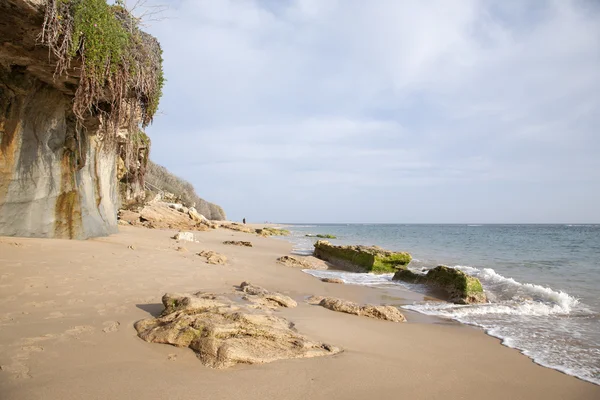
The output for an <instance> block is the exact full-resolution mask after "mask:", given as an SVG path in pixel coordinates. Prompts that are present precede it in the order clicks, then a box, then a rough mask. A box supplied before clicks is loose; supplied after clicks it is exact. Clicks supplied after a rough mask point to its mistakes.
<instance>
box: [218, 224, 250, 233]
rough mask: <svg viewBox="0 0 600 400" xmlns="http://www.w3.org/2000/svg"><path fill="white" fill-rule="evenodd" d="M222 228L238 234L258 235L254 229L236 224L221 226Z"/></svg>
mask: <svg viewBox="0 0 600 400" xmlns="http://www.w3.org/2000/svg"><path fill="white" fill-rule="evenodd" d="M220 227H221V228H225V229H229V230H232V231H236V232H244V233H256V231H255V230H254V229H252V228H249V227H247V226H245V225H240V224H236V223H235V222H233V223H231V224H221V225H220Z"/></svg>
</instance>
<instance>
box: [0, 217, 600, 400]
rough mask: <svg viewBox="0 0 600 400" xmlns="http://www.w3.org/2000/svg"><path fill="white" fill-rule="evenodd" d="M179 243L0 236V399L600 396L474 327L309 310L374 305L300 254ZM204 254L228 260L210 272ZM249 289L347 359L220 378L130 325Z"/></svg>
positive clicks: (284, 248)
mask: <svg viewBox="0 0 600 400" xmlns="http://www.w3.org/2000/svg"><path fill="white" fill-rule="evenodd" d="M173 234H174V231H161V230H149V229H143V228H133V227H121V233H119V234H118V235H114V236H111V237H108V238H98V239H92V240H87V241H66V240H44V239H22V238H6V237H2V238H0V365H1V367H2V369H1V371H0V398H2V399H3V400H4V399H6V400H8V399H94V398H97V399H137V398H144V399H234V398H236V399H265V398H267V399H268V398H279V399H307V398H310V399H365V398H371V397H372V398H377V399H398V398H409V399H442V398H443V399H464V398H477V397H481V398H486V399H506V398H510V399H532V398H545V399H594V398H600V387H599V386H596V385H593V384H591V383H587V382H584V381H581V380H579V379H577V378H574V377H571V376H568V375H565V374H562V373H560V372H557V371H554V370H551V369H548V368H544V367H541V366H538V365H536V364H534V363H533V362H532V361H531V360H530V359H529V358H527V357H525V356H523V355H521V354H520V353H519V352H518V351H516V350H513V349H509V348H507V347H504V346H502V345H501V344H500V343H499V341H498V340H497V339H494V338H492V337H489V336H487V335H486V334H485V333H484V332H482V331H481V330H479V329H476V328H472V327H468V326H463V325H460V324H457V323H431V322H432V319H428V318H427V317H423V316H419V315H416V314H413V313H405V314H406V316H407V318H408V320H409V322H407V323H404V324H397V323H391V322H385V321H377V320H372V319H369V318H364V317H357V316H353V315H347V314H341V313H335V312H332V311H329V310H326V309H324V308H322V307H318V306H311V305H308V304H306V303H304V302H303V299H304V298H306V297H307V296H309V295H327V296H335V297H340V298H344V299H347V300H353V301H358V302H364V301H367V300H368V301H373V300H374V299H376V298H377V295H376V294H375V293H374V291H373V289H370V288H366V287H359V286H350V285H339V284H328V283H324V282H321V281H319V280H318V279H316V278H314V277H312V276H309V275H308V274H305V273H303V272H301V271H300V270H298V269H293V268H289V267H285V266H282V265H280V264H277V263H276V262H275V259H276V258H277V257H279V256H282V255H286V254H289V252H290V250H291V245H290V244H288V243H287V242H285V241H282V240H277V239H273V238H262V237H256V236H254V235H249V234H245V233H239V232H233V231H229V230H225V229H219V230H216V231H209V232H197V233H196V237H197V239H198V240H199V242H200V243H188V242H181V243H177V242H176V241H175V240H173V239H171V238H170V237H171V236H172V235H173ZM224 240H250V241H251V242H252V243H253V244H254V247H252V248H248V247H237V246H226V245H223V244H222V242H223V241H224ZM178 247H184V248H185V250H184V251H182V250H181V249H179V250H178V249H177V248H178ZM200 250H214V251H217V252H219V253H222V254H224V255H226V256H227V257H228V259H229V261H228V263H227V265H224V266H223V265H209V264H207V263H206V262H205V259H204V258H202V257H199V256H197V255H196V254H195V253H197V252H198V251H200ZM244 280H246V281H250V282H252V283H255V284H258V285H260V286H263V287H265V288H268V289H270V290H276V291H279V292H282V293H284V294H287V295H289V296H291V297H293V298H294V299H296V300H297V301H298V302H299V305H298V307H297V308H293V309H286V310H283V311H280V312H278V314H281V315H282V316H285V317H286V318H288V319H289V320H291V321H293V322H294V323H295V324H296V326H297V328H298V330H299V331H300V332H301V333H303V334H305V335H306V336H308V337H310V338H312V339H315V340H321V341H324V342H327V343H331V344H333V345H336V346H340V347H342V348H343V349H344V352H343V353H341V354H338V355H335V356H331V357H320V358H313V359H297V360H288V361H279V362H275V363H270V364H264V365H245V366H237V367H234V368H231V369H227V370H212V369H209V368H207V367H204V366H203V365H202V364H201V363H200V362H199V361H198V360H197V359H196V357H195V355H194V353H193V352H192V351H191V350H189V349H182V348H176V347H173V346H168V345H162V344H153V343H146V342H144V341H142V340H141V339H139V338H138V337H137V336H136V332H135V330H134V328H133V324H134V323H135V322H136V321H137V320H140V319H143V318H147V317H148V316H150V315H157V314H158V313H160V311H162V305H161V304H160V299H161V297H162V295H163V294H164V293H166V292H195V291H198V290H203V291H214V292H228V291H231V290H233V287H234V286H235V285H239V284H240V283H241V282H242V281H244ZM410 295H411V294H410V293H407V297H410ZM398 301H400V302H401V301H402V299H399V300H398Z"/></svg>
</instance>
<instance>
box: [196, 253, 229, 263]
mask: <svg viewBox="0 0 600 400" xmlns="http://www.w3.org/2000/svg"><path fill="white" fill-rule="evenodd" d="M198 255H199V256H200V257H204V258H206V262H207V263H209V264H214V265H224V264H225V263H226V262H227V257H225V256H224V255H223V254H219V253H217V252H214V251H212V250H202V251H201V252H200V253H198Z"/></svg>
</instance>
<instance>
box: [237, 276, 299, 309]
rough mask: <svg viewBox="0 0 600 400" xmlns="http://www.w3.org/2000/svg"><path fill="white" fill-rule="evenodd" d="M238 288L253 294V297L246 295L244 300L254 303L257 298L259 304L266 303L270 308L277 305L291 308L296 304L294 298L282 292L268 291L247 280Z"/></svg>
mask: <svg viewBox="0 0 600 400" xmlns="http://www.w3.org/2000/svg"><path fill="white" fill-rule="evenodd" d="M240 290H241V291H242V292H244V293H247V294H248V295H250V296H254V297H250V296H246V298H245V299H244V300H248V301H252V302H255V303H256V301H255V300H257V299H259V300H260V303H261V304H263V305H267V306H269V307H270V308H277V307H287V308H293V307H296V306H297V305H298V303H296V301H295V300H294V299H292V298H291V297H288V296H286V295H283V294H281V293H277V292H270V291H268V290H267V289H265V288H262V287H260V286H255V285H252V284H251V283H248V282H242V283H241V284H240Z"/></svg>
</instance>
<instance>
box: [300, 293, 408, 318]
mask: <svg viewBox="0 0 600 400" xmlns="http://www.w3.org/2000/svg"><path fill="white" fill-rule="evenodd" d="M307 301H308V303H309V304H314V305H319V306H321V307H324V308H327V309H328V310H331V311H338V312H343V313H346V314H352V315H358V316H362V317H369V318H375V319H382V320H385V321H392V322H406V318H405V317H404V315H403V314H402V313H401V312H400V310H398V309H397V308H396V307H393V306H377V305H373V304H366V305H360V304H357V303H354V302H352V301H347V300H342V299H336V298H334V297H321V296H312V297H310V298H309V299H308V300H307Z"/></svg>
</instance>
